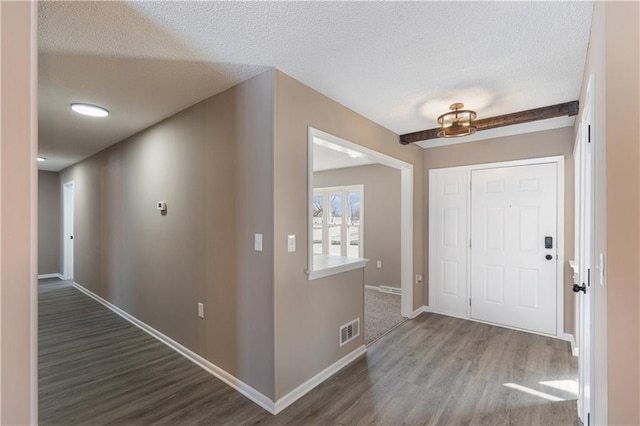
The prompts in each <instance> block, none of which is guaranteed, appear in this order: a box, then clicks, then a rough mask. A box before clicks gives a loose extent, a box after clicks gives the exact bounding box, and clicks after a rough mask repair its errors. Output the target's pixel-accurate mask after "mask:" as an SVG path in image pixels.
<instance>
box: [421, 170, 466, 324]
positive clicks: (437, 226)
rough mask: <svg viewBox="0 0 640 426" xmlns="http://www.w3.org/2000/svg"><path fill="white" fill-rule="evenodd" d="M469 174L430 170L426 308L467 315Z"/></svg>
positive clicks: (450, 313) (461, 315)
mask: <svg viewBox="0 0 640 426" xmlns="http://www.w3.org/2000/svg"><path fill="white" fill-rule="evenodd" d="M468 191H469V173H468V172H467V171H459V170H458V171H456V170H431V171H430V173H429V203H430V206H432V207H431V208H430V209H429V234H430V235H431V237H430V238H429V253H430V255H429V307H430V308H431V309H432V310H434V311H435V312H441V313H445V314H448V315H454V316H459V317H466V316H467V307H468V300H469V299H468V296H467V250H468V238H469V237H468V230H467V228H468V226H467V222H468V205H467V200H468V193H469V192H468Z"/></svg>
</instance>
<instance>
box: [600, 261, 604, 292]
mask: <svg viewBox="0 0 640 426" xmlns="http://www.w3.org/2000/svg"><path fill="white" fill-rule="evenodd" d="M604 267H605V266H604V253H600V285H601V286H602V287H604Z"/></svg>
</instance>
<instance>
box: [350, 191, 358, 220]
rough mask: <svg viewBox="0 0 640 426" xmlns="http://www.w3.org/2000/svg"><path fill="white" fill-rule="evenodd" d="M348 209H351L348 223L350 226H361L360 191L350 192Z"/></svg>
mask: <svg viewBox="0 0 640 426" xmlns="http://www.w3.org/2000/svg"><path fill="white" fill-rule="evenodd" d="M347 208H348V209H349V211H348V213H347V214H348V215H349V217H348V219H349V221H348V222H347V223H348V224H349V225H360V191H358V192H349V195H348V196H347Z"/></svg>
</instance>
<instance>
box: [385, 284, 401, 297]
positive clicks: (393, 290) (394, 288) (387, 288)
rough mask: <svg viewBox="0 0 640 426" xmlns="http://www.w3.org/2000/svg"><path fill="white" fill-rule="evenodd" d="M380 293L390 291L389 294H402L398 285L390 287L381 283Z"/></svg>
mask: <svg viewBox="0 0 640 426" xmlns="http://www.w3.org/2000/svg"><path fill="white" fill-rule="evenodd" d="M380 293H391V294H397V295H401V294H402V290H401V289H399V288H398V287H390V286H388V285H381V286H380Z"/></svg>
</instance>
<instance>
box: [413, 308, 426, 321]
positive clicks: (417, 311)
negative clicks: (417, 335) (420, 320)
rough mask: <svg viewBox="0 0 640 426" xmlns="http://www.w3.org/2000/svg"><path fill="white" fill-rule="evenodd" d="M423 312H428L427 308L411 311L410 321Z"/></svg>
mask: <svg viewBox="0 0 640 426" xmlns="http://www.w3.org/2000/svg"><path fill="white" fill-rule="evenodd" d="M423 312H428V310H427V307H426V306H425V305H422V306H420V307H419V308H418V309H416V310H415V311H413V313H412V314H411V319H414V318H415V317H417V316H418V315H420V314H421V313H423Z"/></svg>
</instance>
